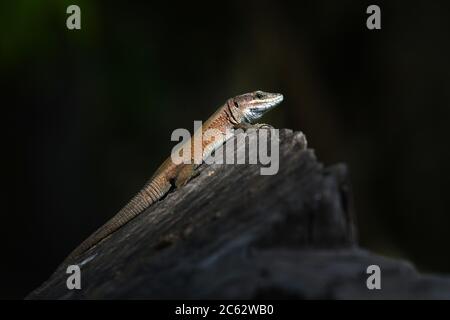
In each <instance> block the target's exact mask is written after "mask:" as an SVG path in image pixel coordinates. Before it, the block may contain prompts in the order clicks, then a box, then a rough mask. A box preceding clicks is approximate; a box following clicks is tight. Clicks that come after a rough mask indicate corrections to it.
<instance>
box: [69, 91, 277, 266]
mask: <svg viewBox="0 0 450 320" xmlns="http://www.w3.org/2000/svg"><path fill="white" fill-rule="evenodd" d="M281 101H283V95H282V94H279V93H268V92H263V91H254V92H251V93H245V94H242V95H238V96H236V97H234V98H230V99H228V100H227V101H226V102H225V103H224V104H223V105H222V106H221V107H220V108H219V109H218V110H217V111H216V112H215V113H214V114H213V115H212V116H211V117H209V119H208V120H207V121H206V122H204V123H203V125H202V127H201V128H199V129H198V130H201V134H202V137H203V134H204V132H205V131H207V130H209V129H214V130H219V132H221V133H223V138H222V139H214V140H213V141H211V140H208V141H204V139H202V147H203V149H202V150H203V153H202V154H201V157H202V160H204V159H206V158H207V157H208V156H209V155H210V154H211V153H212V152H213V150H215V149H217V148H219V147H220V146H221V145H223V143H224V142H225V141H226V140H227V139H229V138H230V136H227V135H226V133H228V132H230V129H238V128H241V129H248V128H252V127H256V128H261V127H264V126H268V125H265V124H258V123H255V122H256V120H258V119H259V118H261V117H262V116H263V115H264V114H265V113H266V112H267V111H269V110H271V109H272V108H274V107H275V106H277V105H278V104H280V103H281ZM269 127H270V126H269ZM194 134H195V133H194ZM184 143H191V145H193V140H192V138H191V139H190V140H188V141H186V142H184ZM191 150H193V148H191ZM192 153H193V152H192ZM191 157H192V159H193V157H194V156H193V155H191ZM196 166H198V164H196V163H195V161H192V162H191V163H180V164H175V163H174V162H173V161H172V158H171V157H169V158H168V159H167V160H166V161H164V162H163V163H162V164H161V166H160V167H159V168H158V169H157V170H156V172H155V173H154V174H153V176H152V177H151V178H150V179H149V180H148V181H147V182H146V183H145V185H144V186H143V187H142V189H141V190H140V191H139V192H138V193H137V194H136V195H135V196H134V197H133V198H132V199H131V200H130V201H129V202H128V203H127V204H126V205H125V206H124V207H123V208H122V209H121V210H120V211H119V212H118V213H117V214H116V215H115V216H113V217H112V218H111V219H110V220H109V221H107V222H106V223H105V224H104V225H103V226H101V227H100V228H99V229H98V230H96V231H95V232H94V233H93V234H92V235H90V236H89V237H88V238H87V239H86V240H84V241H83V242H82V243H81V244H80V245H79V246H78V247H77V248H76V249H75V250H73V251H72V252H71V253H70V254H69V256H68V257H67V258H66V259H65V260H64V262H67V263H69V262H73V261H75V260H76V258H78V257H79V256H80V255H82V254H83V253H85V252H86V251H88V250H90V249H91V248H93V247H94V246H95V245H97V244H98V243H99V242H101V241H102V240H104V239H105V238H107V237H108V236H110V235H111V234H112V233H113V232H115V231H116V230H118V229H119V228H121V227H122V226H123V225H125V224H126V223H128V222H129V221H130V220H132V219H133V218H135V217H136V216H137V215H139V214H140V213H142V212H143V211H144V210H146V209H147V208H149V207H150V206H151V205H152V204H154V203H155V202H157V201H159V200H160V199H162V198H163V197H164V196H165V195H166V194H167V193H168V192H169V191H170V190H171V189H173V188H180V187H181V186H183V185H185V184H186V183H187V182H188V181H189V180H190V179H191V178H192V177H193V176H194V170H195V168H196Z"/></svg>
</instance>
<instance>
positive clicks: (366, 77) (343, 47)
mask: <svg viewBox="0 0 450 320" xmlns="http://www.w3.org/2000/svg"><path fill="white" fill-rule="evenodd" d="M70 4H77V5H79V6H80V8H81V26H82V29H81V30H78V31H70V30H68V29H67V28H66V18H67V17H68V15H67V14H66V8H67V6H68V5H70ZM370 4H378V5H379V6H380V7H381V12H382V30H377V31H370V30H368V29H367V28H366V19H367V17H368V15H367V14H366V8H367V6H368V5H370ZM449 6H450V5H449V2H444V1H433V2H430V1H424V0H423V1H417V2H411V1H390V2H387V1H386V2H383V1H376V2H368V1H348V0H346V1H331V0H330V1H323V0H322V1H296V2H295V3H292V4H290V5H288V4H284V5H282V4H280V3H278V2H275V1H274V2H266V1H250V2H243V1H222V2H218V3H214V4H209V5H207V4H197V3H194V2H191V1H190V2H184V3H173V2H168V3H166V4H161V3H159V4H152V3H150V2H144V1H142V2H131V1H130V2H123V1H122V2H114V3H111V2H106V1H104V2H101V1H99V2H94V1H60V0H54V1H50V0H41V1H31V0H28V1H26V0H15V1H12V0H9V1H2V2H1V4H0V34H1V36H0V75H1V76H0V81H1V82H0V85H1V88H2V102H1V105H2V110H3V111H5V112H4V115H3V116H2V120H3V122H4V123H5V124H6V125H5V126H4V131H5V132H4V135H3V137H4V139H5V143H4V144H3V151H4V152H3V159H4V160H5V161H6V163H5V165H4V172H5V177H6V180H5V181H4V182H3V186H4V187H5V189H6V192H4V193H3V194H4V197H5V198H4V200H3V203H4V204H6V206H5V205H3V208H2V217H1V218H2V219H1V221H2V223H1V225H2V232H1V241H2V244H3V248H4V251H3V254H2V261H1V266H0V268H1V269H0V271H1V275H2V279H3V280H2V285H1V287H0V298H22V297H23V296H25V295H26V294H27V293H28V292H29V291H30V290H32V289H34V288H35V287H36V286H38V285H40V284H41V283H42V282H43V281H44V280H45V279H47V277H48V276H49V275H50V274H51V272H53V271H54V269H55V268H56V266H57V265H58V264H59V263H60V262H61V261H62V259H63V258H64V257H65V256H66V255H67V254H68V253H69V252H70V251H71V250H72V249H73V248H74V247H75V246H76V245H77V244H78V243H80V242H81V241H82V240H83V239H84V238H86V237H87V236H88V235H89V234H90V233H91V232H92V231H94V230H95V229H96V228H97V227H99V226H100V225H101V224H103V223H104V222H105V221H106V220H107V219H108V218H110V217H111V216H112V215H114V214H115V213H116V212H117V211H118V210H119V209H120V208H121V207H122V205H124V204H125V203H126V202H127V201H128V200H129V198H130V197H131V196H132V195H133V194H134V193H135V192H136V191H137V190H138V189H139V188H140V187H141V186H142V185H143V184H144V182H145V181H146V180H147V178H149V177H150V176H151V174H152V173H153V171H154V170H155V169H156V168H157V166H158V165H159V163H160V162H161V161H162V160H164V159H165V158H166V157H167V156H168V155H169V152H170V150H171V148H172V146H173V143H171V141H170V134H171V132H172V130H173V129H175V128H181V127H183V128H188V129H190V130H192V126H193V120H200V119H204V120H206V119H207V118H208V116H209V115H210V114H211V113H213V112H214V111H215V109H216V108H217V107H218V106H220V105H221V104H222V103H223V102H224V101H225V100H226V99H227V98H229V97H232V96H235V95H237V94H241V93H244V92H248V91H253V90H257V89H261V90H266V91H272V92H281V93H283V94H284V96H285V101H284V103H283V104H282V105H281V106H280V107H279V108H277V109H276V110H274V111H272V112H270V113H269V114H268V115H267V117H266V118H265V119H264V122H268V123H271V124H273V125H274V126H276V127H280V128H281V127H287V128H292V129H295V130H301V131H303V132H304V133H305V134H306V135H307V138H308V142H309V146H310V147H311V148H313V149H315V151H316V154H317V156H318V158H319V159H320V161H322V162H323V163H324V164H326V165H329V164H334V163H336V162H345V163H347V164H348V165H349V167H350V172H351V179H352V183H353V189H354V201H355V207H356V214H357V223H358V228H359V237H360V243H361V245H363V246H364V247H367V248H369V249H371V250H373V251H375V252H377V253H380V254H383V255H388V256H392V257H402V258H406V259H409V260H411V261H412V262H413V263H414V264H415V265H416V266H418V268H419V269H420V270H421V271H427V272H439V273H443V272H446V273H449V272H450V256H449V255H448V251H449V246H450V234H449V232H448V228H449V225H450V212H449V210H448V208H447V203H446V197H447V196H448V190H449V181H450V179H449V178H450V172H449V170H448V169H447V167H446V165H447V164H448V163H449V160H450V154H449V152H448V134H447V129H448V126H449V125H448V123H449V119H450V104H449V102H450V90H449V88H450V80H449V79H450V77H449V76H450V74H449V73H450V72H449V71H450V62H449V57H450V52H449V51H450V50H449V49H450V45H449V38H450V37H449V30H450V20H449V19H448V17H449V14H450V10H449Z"/></svg>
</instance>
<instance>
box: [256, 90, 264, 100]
mask: <svg viewBox="0 0 450 320" xmlns="http://www.w3.org/2000/svg"><path fill="white" fill-rule="evenodd" d="M256 98H258V99H262V98H264V95H263V94H262V92H261V91H257V92H256Z"/></svg>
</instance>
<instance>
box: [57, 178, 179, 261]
mask: <svg viewBox="0 0 450 320" xmlns="http://www.w3.org/2000/svg"><path fill="white" fill-rule="evenodd" d="M157 180H159V179H151V180H150V181H149V182H148V183H147V184H146V185H145V186H144V187H143V188H142V189H141V190H140V191H139V192H138V193H137V194H136V195H135V196H134V197H133V198H132V199H131V200H130V202H128V203H127V204H126V205H125V207H123V208H122V209H121V210H120V211H119V212H118V213H117V214H116V215H115V216H114V217H112V218H111V219H110V220H109V221H108V222H106V223H105V224H104V225H103V226H101V227H100V228H99V229H98V230H97V231H95V232H94V233H93V234H92V235H90V236H89V237H88V238H87V239H86V240H84V241H83V242H82V243H81V244H80V245H79V246H78V247H77V248H76V249H75V250H73V251H72V252H71V253H70V254H69V256H68V257H67V258H66V259H65V260H64V263H70V262H73V260H75V258H77V257H78V256H79V255H81V254H82V253H84V252H86V251H87V250H89V249H90V248H92V247H93V246H95V245H96V244H98V243H99V242H101V241H102V240H103V239H105V238H106V237H108V236H109V235H110V234H112V233H113V232H114V231H116V230H117V229H119V228H120V227H122V226H123V225H125V224H126V223H127V222H129V221H130V220H131V219H133V218H134V217H136V216H137V215H138V214H140V213H142V212H143V211H144V210H145V209H147V208H148V207H150V206H151V205H152V204H153V203H155V202H156V201H158V200H159V199H160V198H162V197H163V196H164V195H165V194H166V193H167V192H168V191H169V189H170V184H167V186H165V185H166V184H161V183H158V182H160V181H158V182H157ZM161 186H165V187H163V188H161Z"/></svg>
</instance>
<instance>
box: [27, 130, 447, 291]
mask: <svg viewBox="0 0 450 320" xmlns="http://www.w3.org/2000/svg"><path fill="white" fill-rule="evenodd" d="M279 138H280V162H279V172H278V174H276V175H273V176H263V175H260V165H219V164H214V165H206V164H204V165H202V166H201V167H200V168H199V175H198V176H197V177H196V178H194V179H193V180H191V181H190V182H189V183H188V184H187V185H186V186H184V187H182V188H180V189H178V190H175V191H174V192H172V193H170V194H169V195H168V196H167V197H166V198H165V199H163V200H162V201H160V202H158V203H156V204H155V205H153V206H152V207H151V208H149V209H148V210H146V211H145V212H144V213H142V214H141V215H139V216H138V217H137V218H135V219H134V220H133V221H131V222H130V223H128V224H127V225H125V226H124V227H123V228H121V229H120V230H118V231H117V232H116V233H114V234H113V235H112V236H111V237H109V238H107V239H106V240H105V241H103V242H102V243H100V244H99V245H98V246H96V247H95V248H93V249H92V250H91V251H89V252H87V253H86V254H85V255H84V256H82V257H81V258H80V262H81V261H83V260H84V262H81V277H82V278H81V279H82V280H81V283H82V288H81V290H68V288H67V286H66V279H67V277H68V274H66V268H65V266H60V267H59V268H58V269H57V270H56V272H55V273H54V274H53V275H52V276H51V277H50V279H49V280H48V281H47V282H45V283H44V284H43V285H42V286H41V287H40V288H38V289H36V290H35V291H33V292H32V293H30V294H29V296H28V297H27V298H28V299H52V298H57V299H97V298H98V299H107V298H152V299H167V298H177V299H194V298H199V299H201V298H207V299H210V298H217V299H221V298H235V299H239V298H295V299H297V298H330V299H341V298H343V299H352V298H356V299H360V298H447V299H448V298H450V278H449V277H447V278H445V277H437V276H431V275H420V274H419V273H417V272H416V271H415V269H414V268H413V267H412V266H411V265H410V264H409V263H407V262H404V261H398V260H392V259H387V258H384V257H381V256H378V255H375V254H372V253H370V252H368V251H365V250H363V249H360V248H359V247H358V245H357V241H356V236H355V234H356V231H355V224H354V219H353V216H354V214H353V209H352V198H351V188H350V183H349V177H348V173H347V168H346V166H345V165H343V164H339V165H335V166H332V167H329V168H324V167H323V166H322V165H321V164H320V163H319V162H318V161H317V159H316V157H315V155H314V152H313V151H312V150H310V149H307V148H306V140H305V137H304V135H303V134H302V133H300V132H293V131H291V130H286V129H284V130H280V137H279ZM369 265H378V266H380V268H381V290H376V289H375V290H369V289H368V288H367V286H366V280H367V278H368V276H369V275H368V274H367V272H366V269H367V267H368V266H369Z"/></svg>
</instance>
